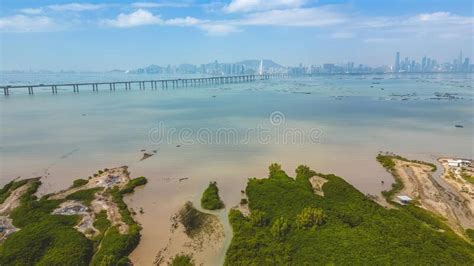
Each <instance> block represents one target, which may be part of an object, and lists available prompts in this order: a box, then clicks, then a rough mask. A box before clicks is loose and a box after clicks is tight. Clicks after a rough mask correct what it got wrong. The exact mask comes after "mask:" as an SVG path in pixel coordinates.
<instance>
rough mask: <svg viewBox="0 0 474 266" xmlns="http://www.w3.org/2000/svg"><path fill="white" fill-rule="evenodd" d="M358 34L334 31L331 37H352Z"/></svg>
mask: <svg viewBox="0 0 474 266" xmlns="http://www.w3.org/2000/svg"><path fill="white" fill-rule="evenodd" d="M355 36H356V34H355V33H353V32H333V33H331V34H330V37H331V38H333V39H351V38H354V37H355Z"/></svg>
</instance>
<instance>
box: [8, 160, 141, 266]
mask: <svg viewBox="0 0 474 266" xmlns="http://www.w3.org/2000/svg"><path fill="white" fill-rule="evenodd" d="M146 183H147V179H146V178H145V177H138V178H135V179H131V178H130V173H129V172H128V168H127V167H126V166H122V167H117V168H112V169H103V170H100V171H98V172H97V173H95V174H94V175H93V176H91V177H90V178H89V179H78V180H75V181H74V182H73V185H72V186H71V187H70V188H68V189H66V190H63V191H60V192H58V193H53V194H48V195H45V196H43V197H41V198H38V197H37V196H36V195H35V194H36V192H37V190H38V188H39V187H40V185H41V178H32V179H25V180H14V181H12V182H10V183H8V184H7V185H5V186H4V187H3V188H2V189H1V190H0V227H1V228H2V231H1V232H0V241H2V242H3V243H2V245H0V265H127V264H129V262H130V261H129V259H128V255H129V254H130V252H132V250H133V249H135V247H136V246H137V244H138V242H139V240H140V230H141V227H140V225H139V224H138V223H137V222H136V221H135V220H134V219H133V217H132V214H131V212H130V210H129V209H128V207H127V205H126V204H125V202H124V201H123V197H124V195H126V194H130V193H132V192H134V190H135V188H136V187H137V186H141V185H144V184H146Z"/></svg>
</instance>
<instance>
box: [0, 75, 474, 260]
mask: <svg viewBox="0 0 474 266" xmlns="http://www.w3.org/2000/svg"><path fill="white" fill-rule="evenodd" d="M374 77H375V76H370V75H369V76H320V77H302V78H289V79H275V80H268V81H258V82H254V83H243V84H228V85H217V86H208V87H204V86H203V87H195V88H194V87H188V88H180V89H175V90H173V89H168V90H166V91H162V90H158V91H151V90H145V91H139V90H138V89H137V88H133V89H132V91H122V90H117V91H115V92H109V91H108V90H106V89H105V88H104V89H103V90H101V88H99V92H98V93H92V92H91V90H92V89H90V90H89V91H87V90H86V89H84V90H81V92H80V93H79V94H73V93H72V92H70V91H71V90H72V89H71V90H69V91H62V90H60V91H59V94H58V95H54V96H53V95H51V94H50V93H49V92H38V93H36V94H35V95H34V96H29V95H27V94H25V93H24V92H23V93H13V94H12V95H10V96H9V97H3V96H2V97H0V112H1V116H0V118H1V120H0V123H1V124H0V139H1V144H0V163H1V164H0V169H1V176H0V184H4V183H6V182H7V181H9V180H10V179H12V178H14V177H17V176H22V177H25V178H26V177H35V176H44V178H43V183H44V185H43V186H42V188H41V193H47V192H50V191H56V190H59V189H62V188H65V187H67V186H69V185H70V184H71V182H72V180H74V179H76V178H86V177H87V176H89V175H91V174H92V173H94V172H96V171H97V170H98V169H101V168H106V167H108V168H111V167H114V166H121V165H128V166H130V171H131V174H132V176H134V177H135V176H142V175H143V176H146V177H147V178H148V180H149V183H148V184H147V185H146V186H144V187H143V188H139V189H137V191H136V193H135V194H134V195H133V196H131V197H128V198H127V201H128V202H129V204H130V206H131V207H133V208H134V209H135V210H138V209H139V208H143V210H144V214H138V215H137V220H138V221H139V222H140V223H141V224H142V225H143V231H142V235H143V237H142V241H141V242H140V244H139V246H138V247H137V249H136V250H135V251H134V252H133V253H132V255H131V258H132V261H133V262H134V263H135V264H137V265H149V264H151V263H152V262H153V260H154V258H155V256H156V254H157V252H158V251H159V250H160V249H161V248H163V247H164V246H165V245H166V242H167V241H168V238H169V236H170V226H171V222H170V217H171V216H172V215H173V214H174V213H175V212H177V211H178V210H179V208H180V207H181V206H182V205H183V204H184V202H185V201H187V200H191V201H193V202H195V203H198V202H199V199H200V196H201V193H202V191H203V190H204V189H205V187H206V186H207V184H208V183H209V181H217V183H218V186H219V189H220V194H221V197H222V199H223V200H224V202H225V204H226V209H225V210H223V211H221V212H218V213H217V214H218V215H219V217H220V218H221V220H222V221H223V223H224V227H225V229H226V230H225V231H226V234H227V237H226V238H225V239H226V241H227V242H226V244H225V245H224V247H225V246H227V245H228V243H229V241H230V239H231V230H230V227H229V225H228V222H227V220H226V215H227V212H228V210H229V208H231V207H232V206H235V205H237V204H238V202H239V201H240V198H241V197H242V195H241V192H240V191H241V190H242V189H244V188H245V184H246V180H247V178H249V177H265V176H266V175H267V167H268V165H269V164H270V163H272V162H279V163H281V164H282V166H283V168H284V170H286V171H287V172H288V173H290V175H292V174H293V173H294V169H295V168H296V167H297V166H298V165H299V164H306V165H308V166H310V167H311V168H312V169H314V170H316V171H318V172H323V173H334V174H337V175H339V176H341V177H343V178H345V179H346V180H348V181H349V182H350V183H351V184H353V185H354V186H355V187H357V188H358V189H359V190H361V191H362V192H364V193H370V194H374V195H378V194H379V193H380V191H382V190H384V189H388V188H389V187H390V181H391V177H390V176H389V175H388V174H387V173H386V172H385V171H384V170H383V169H382V167H381V166H379V165H378V163H377V162H376V160H375V156H376V155H377V153H378V152H379V151H391V152H395V153H397V154H400V155H403V156H404V157H408V158H412V159H419V160H427V161H431V162H434V161H435V158H437V157H443V156H453V157H466V158H472V157H473V143H474V139H473V136H474V134H473V124H474V122H473V113H474V105H473V98H474V97H473V96H474V94H473V89H472V87H470V86H472V84H473V82H472V81H473V80H472V78H473V77H472V75H467V76H466V75H424V76H423V75H407V76H400V77H396V76H391V75H382V76H377V79H376V80H374V79H373V78H374ZM139 78H140V77H126V76H125V77H123V76H120V77H117V76H115V75H112V76H107V75H101V76H94V75H86V76H81V75H72V76H63V75H59V76H58V75H52V76H48V75H46V76H42V77H38V76H35V75H23V76H22V75H6V76H4V77H3V78H2V79H3V81H2V83H11V84H13V82H14V81H15V82H20V83H28V82H32V83H35V82H36V83H42V82H44V83H46V82H48V81H51V80H52V81H54V80H57V81H58V82H63V81H86V80H87V81H97V80H112V79H122V80H127V79H130V80H135V79H139ZM378 78H383V79H378ZM78 79H80V80H78ZM142 79H150V77H145V78H142ZM22 81H23V82H22ZM374 82H375V83H377V84H374ZM382 88H383V89H382ZM439 93H441V95H442V94H444V93H449V94H451V96H452V97H454V99H453V98H452V97H451V99H449V97H439V95H440V94H439ZM457 124H458V125H463V126H464V127H463V128H456V127H455V125H457ZM203 132H204V133H203ZM142 149H145V150H146V151H147V152H152V151H153V150H156V154H155V155H153V156H152V157H150V158H148V159H146V160H143V161H140V159H141V158H142V156H143V152H142V151H141V150H142ZM183 178H187V179H184V180H181V181H180V179H183ZM382 180H384V181H385V182H384V184H382V183H381V181H382ZM224 256H225V248H223V249H222V250H218V251H216V252H215V254H211V255H209V260H208V261H207V262H208V264H220V263H222V262H223V260H224Z"/></svg>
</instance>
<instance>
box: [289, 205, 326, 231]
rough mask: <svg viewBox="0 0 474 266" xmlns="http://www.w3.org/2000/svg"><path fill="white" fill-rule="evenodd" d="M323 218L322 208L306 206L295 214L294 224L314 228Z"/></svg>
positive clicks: (304, 227) (321, 222) (301, 227)
mask: <svg viewBox="0 0 474 266" xmlns="http://www.w3.org/2000/svg"><path fill="white" fill-rule="evenodd" d="M325 219H326V215H325V214H324V212H323V210H322V209H319V208H313V207H306V208H304V209H303V211H301V213H300V214H298V215H297V216H296V225H297V226H298V228H300V229H316V228H317V227H318V226H320V225H322V224H323V223H324V220H325Z"/></svg>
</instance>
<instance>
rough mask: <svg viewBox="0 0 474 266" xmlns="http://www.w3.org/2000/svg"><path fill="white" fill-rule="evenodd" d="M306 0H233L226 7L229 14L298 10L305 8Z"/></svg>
mask: <svg viewBox="0 0 474 266" xmlns="http://www.w3.org/2000/svg"><path fill="white" fill-rule="evenodd" d="M306 2H307V1H306V0H232V2H231V3H230V4H229V5H227V6H225V7H224V11H226V12H228V13H234V12H251V11H262V10H270V9H276V8H296V7H301V6H303V5H304V4H305V3H306Z"/></svg>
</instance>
